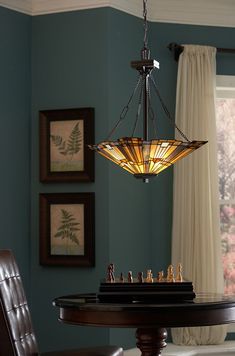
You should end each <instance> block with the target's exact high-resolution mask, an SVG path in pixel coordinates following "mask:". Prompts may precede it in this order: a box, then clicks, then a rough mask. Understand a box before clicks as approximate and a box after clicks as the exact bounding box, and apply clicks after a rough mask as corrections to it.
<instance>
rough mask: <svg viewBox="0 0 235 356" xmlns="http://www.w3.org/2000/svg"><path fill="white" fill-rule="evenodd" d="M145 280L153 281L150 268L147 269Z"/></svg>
mask: <svg viewBox="0 0 235 356" xmlns="http://www.w3.org/2000/svg"><path fill="white" fill-rule="evenodd" d="M146 282H147V283H153V274H152V270H151V269H148V270H147V277H146Z"/></svg>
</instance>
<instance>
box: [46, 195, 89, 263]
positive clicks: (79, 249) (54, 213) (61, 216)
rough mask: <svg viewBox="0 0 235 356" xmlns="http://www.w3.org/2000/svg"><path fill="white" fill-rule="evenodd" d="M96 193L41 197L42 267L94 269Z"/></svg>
mask: <svg viewBox="0 0 235 356" xmlns="http://www.w3.org/2000/svg"><path fill="white" fill-rule="evenodd" d="M94 199H95V197H94V193H51V194H40V264H41V265H53V266H80V267H88V266H94V263H95V228H94V223H95V222H94Z"/></svg>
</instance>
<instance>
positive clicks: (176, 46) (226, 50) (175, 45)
mask: <svg viewBox="0 0 235 356" xmlns="http://www.w3.org/2000/svg"><path fill="white" fill-rule="evenodd" d="M167 48H168V49H169V50H170V51H171V52H173V54H174V58H175V60H176V61H178V59H179V56H180V54H181V53H182V52H183V50H184V46H182V45H179V44H178V43H174V42H172V43H170V44H169V45H168V46H167ZM217 52H219V53H234V54H235V48H218V47H217Z"/></svg>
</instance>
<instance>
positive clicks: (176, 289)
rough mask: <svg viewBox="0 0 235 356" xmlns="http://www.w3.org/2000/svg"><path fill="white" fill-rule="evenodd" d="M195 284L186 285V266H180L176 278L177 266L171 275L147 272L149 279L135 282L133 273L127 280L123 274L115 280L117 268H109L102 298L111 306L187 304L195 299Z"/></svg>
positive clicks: (138, 279) (100, 294)
mask: <svg viewBox="0 0 235 356" xmlns="http://www.w3.org/2000/svg"><path fill="white" fill-rule="evenodd" d="M195 296H196V295H195V292H194V290H193V284H192V282H189V281H185V280H184V278H183V276H182V265H181V263H179V264H178V265H177V272H176V276H175V275H174V267H173V265H169V266H168V268H167V275H166V277H165V276H164V272H163V271H160V272H158V273H157V276H156V277H154V276H153V273H152V270H150V269H149V270H147V273H146V277H144V274H143V272H139V273H138V274H137V277H136V278H134V277H133V275H132V272H131V271H129V272H128V274H127V277H125V276H124V274H123V273H121V274H120V277H119V278H116V277H115V274H114V264H113V263H110V264H109V265H108V268H107V277H106V278H105V279H104V280H102V281H101V283H100V288H99V293H98V298H99V300H100V301H102V302H107V303H111V302H112V303H127V302H152V303H153V302H164V303H165V302H169V303H171V302H183V301H186V300H187V301H190V300H192V299H194V298H195Z"/></svg>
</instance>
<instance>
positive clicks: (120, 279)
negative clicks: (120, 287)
mask: <svg viewBox="0 0 235 356" xmlns="http://www.w3.org/2000/svg"><path fill="white" fill-rule="evenodd" d="M119 281H120V282H121V283H124V276H123V273H122V272H121V274H120V278H119Z"/></svg>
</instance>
